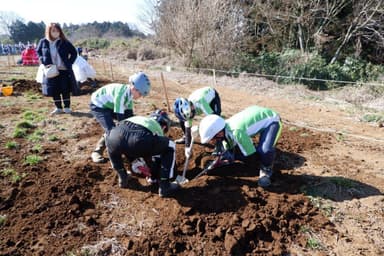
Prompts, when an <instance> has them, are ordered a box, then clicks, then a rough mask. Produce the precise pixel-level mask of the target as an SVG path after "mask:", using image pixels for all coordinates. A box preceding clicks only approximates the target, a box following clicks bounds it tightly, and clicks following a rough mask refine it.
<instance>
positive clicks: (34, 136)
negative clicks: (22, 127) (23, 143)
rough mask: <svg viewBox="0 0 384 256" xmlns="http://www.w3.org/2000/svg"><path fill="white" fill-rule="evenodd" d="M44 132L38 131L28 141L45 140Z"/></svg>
mask: <svg viewBox="0 0 384 256" xmlns="http://www.w3.org/2000/svg"><path fill="white" fill-rule="evenodd" d="M43 135H44V132H43V131H42V130H40V129H39V130H36V131H34V132H33V133H32V134H31V135H29V136H28V140H29V141H32V142H39V141H42V140H43V137H42V136H43Z"/></svg>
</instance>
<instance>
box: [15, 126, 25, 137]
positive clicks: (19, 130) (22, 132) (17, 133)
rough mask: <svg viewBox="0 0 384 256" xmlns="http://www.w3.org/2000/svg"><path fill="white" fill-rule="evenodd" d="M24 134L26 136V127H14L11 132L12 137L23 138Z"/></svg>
mask: <svg viewBox="0 0 384 256" xmlns="http://www.w3.org/2000/svg"><path fill="white" fill-rule="evenodd" d="M26 136H27V129H25V128H16V129H15V130H14V131H13V134H12V137H13V138H25V137H26Z"/></svg>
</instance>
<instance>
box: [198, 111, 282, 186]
mask: <svg viewBox="0 0 384 256" xmlns="http://www.w3.org/2000/svg"><path fill="white" fill-rule="evenodd" d="M281 129H282V124H281V121H280V116H279V115H278V114H277V113H276V112H275V111H273V110H271V109H269V108H264V107H259V106H250V107H248V108H246V109H244V110H243V111H241V112H239V113H237V114H235V115H234V116H232V117H230V118H229V119H227V120H224V119H223V118H222V117H220V116H218V115H208V116H206V117H204V118H203V119H202V120H201V122H200V126H199V134H200V138H201V143H203V144H205V143H208V142H210V141H212V142H213V143H218V142H219V143H223V147H224V148H225V149H227V150H234V149H235V148H237V149H238V150H239V151H240V152H241V153H240V155H239V156H236V154H235V156H234V159H237V160H242V161H243V162H246V163H248V164H249V165H251V166H252V167H253V165H254V164H256V162H257V161H258V159H257V155H259V156H260V160H261V167H260V172H259V180H258V184H259V186H261V187H268V186H269V185H270V184H271V176H272V173H273V172H272V167H273V162H274V158H275V145H276V143H277V140H278V139H279V137H280V133H281ZM257 134H260V138H259V143H258V145H257V146H256V148H255V146H254V145H253V141H252V137H253V136H256V135H257Z"/></svg>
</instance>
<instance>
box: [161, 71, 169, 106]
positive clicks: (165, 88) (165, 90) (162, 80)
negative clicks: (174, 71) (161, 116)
mask: <svg viewBox="0 0 384 256" xmlns="http://www.w3.org/2000/svg"><path fill="white" fill-rule="evenodd" d="M160 76H161V83H162V84H163V88H164V92H165V99H166V100H167V108H168V112H171V107H170V105H169V99H168V92H167V87H166V86H165V82H164V76H163V72H160Z"/></svg>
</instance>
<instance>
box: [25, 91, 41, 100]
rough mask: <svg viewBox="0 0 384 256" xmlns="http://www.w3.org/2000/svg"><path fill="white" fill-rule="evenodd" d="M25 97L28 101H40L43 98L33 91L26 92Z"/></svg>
mask: <svg viewBox="0 0 384 256" xmlns="http://www.w3.org/2000/svg"><path fill="white" fill-rule="evenodd" d="M24 97H25V98H27V99H28V100H40V99H42V98H43V97H42V96H41V95H40V94H38V93H35V92H32V91H27V92H25V94H24Z"/></svg>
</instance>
